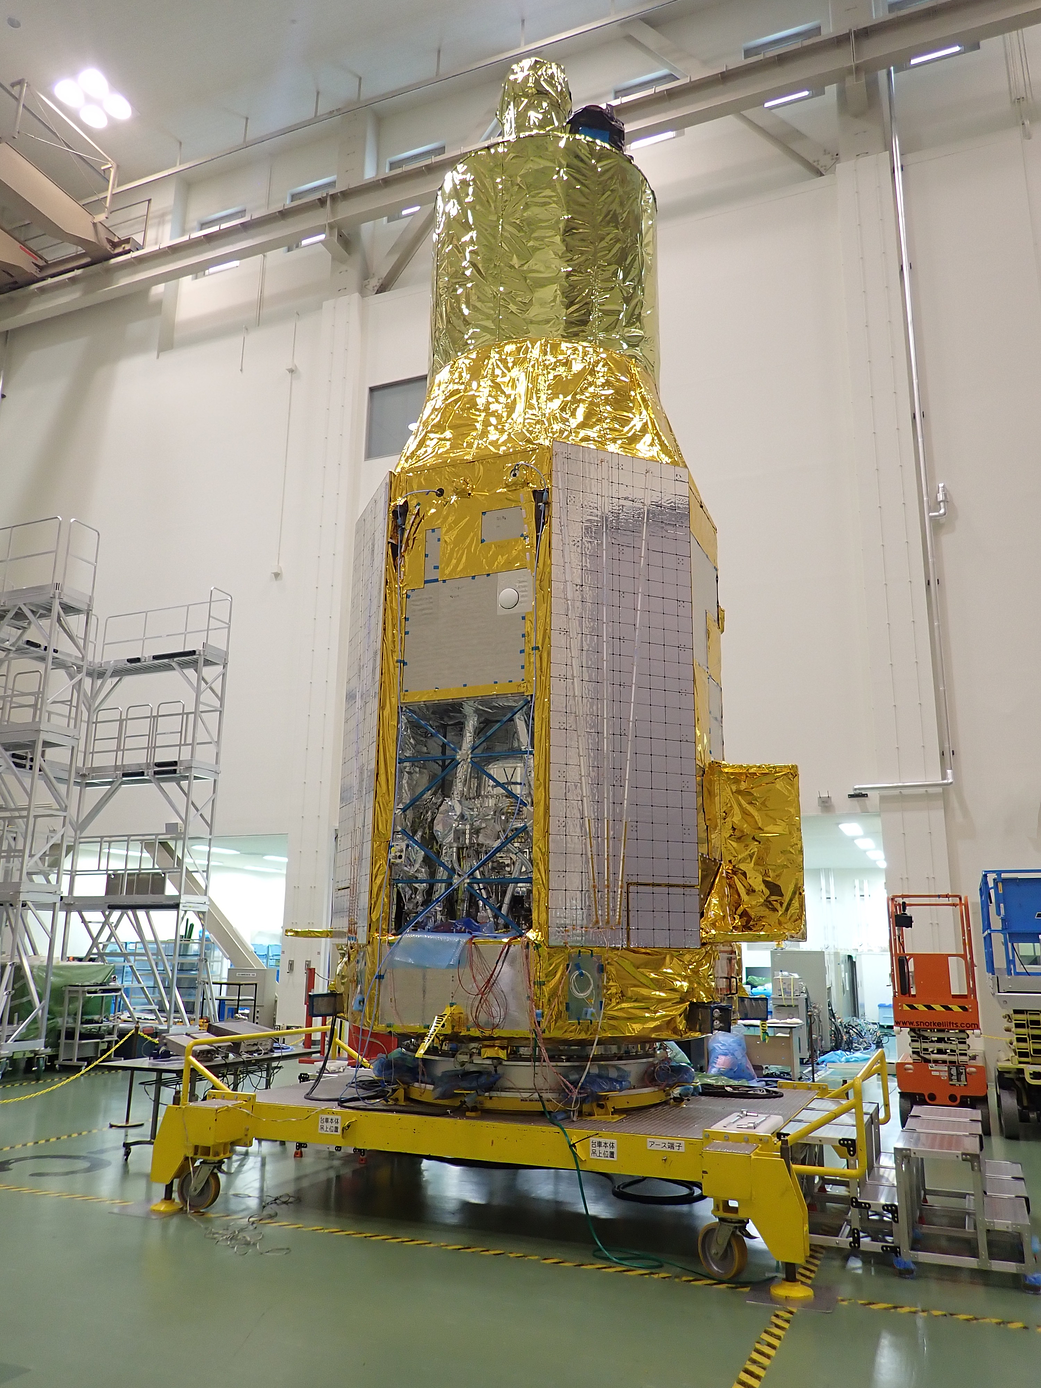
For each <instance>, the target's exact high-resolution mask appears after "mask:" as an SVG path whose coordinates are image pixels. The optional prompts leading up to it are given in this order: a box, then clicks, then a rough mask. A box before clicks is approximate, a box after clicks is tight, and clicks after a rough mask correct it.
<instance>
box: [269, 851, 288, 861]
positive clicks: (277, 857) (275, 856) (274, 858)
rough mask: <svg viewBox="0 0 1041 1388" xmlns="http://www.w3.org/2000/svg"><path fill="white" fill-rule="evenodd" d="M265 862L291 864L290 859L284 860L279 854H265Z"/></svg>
mask: <svg viewBox="0 0 1041 1388" xmlns="http://www.w3.org/2000/svg"><path fill="white" fill-rule="evenodd" d="M264 862H265V863H288V862H289V859H288V858H283V857H282V856H281V854H279V853H265V854H264Z"/></svg>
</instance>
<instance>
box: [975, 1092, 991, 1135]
mask: <svg viewBox="0 0 1041 1388" xmlns="http://www.w3.org/2000/svg"><path fill="white" fill-rule="evenodd" d="M975 1107H976V1112H977V1113H978V1114H979V1116H980V1128H981V1129H982V1132H983V1136H984V1137H990V1103H989V1101H988V1100H987V1099H981V1100H980V1101H979V1103H977V1104H976V1106H975Z"/></svg>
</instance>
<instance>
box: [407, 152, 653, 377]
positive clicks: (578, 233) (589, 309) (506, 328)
mask: <svg viewBox="0 0 1041 1388" xmlns="http://www.w3.org/2000/svg"><path fill="white" fill-rule="evenodd" d="M434 225H435V230H434V302H433V316H432V324H431V355H432V360H433V368H434V371H435V372H437V371H440V370H441V369H442V367H444V366H445V365H447V363H448V362H450V361H452V360H453V359H454V358H455V357H458V356H461V355H462V354H463V353H464V352H472V351H473V350H474V348H476V347H483V346H486V345H488V344H490V343H495V342H510V341H514V340H516V339H519V338H531V337H548V338H560V339H564V340H565V341H568V342H588V343H595V344H597V345H599V346H601V347H607V348H610V349H611V350H612V351H615V352H621V353H622V354H623V356H626V357H629V358H631V359H632V360H633V361H635V362H638V363H639V364H640V365H641V366H643V367H644V368H645V369H646V370H647V371H648V372H649V373H650V375H651V376H656V375H657V370H658V311H657V303H656V293H657V291H656V284H657V280H656V276H655V273H654V256H655V244H654V194H653V193H652V192H651V190H650V188H649V187H648V185H647V181H646V179H645V178H644V176H643V174H642V173H641V172H640V170H639V169H638V168H637V167H636V165H635V164H633V163H632V162H631V161H630V160H629V159H627V158H626V156H625V155H624V154H621V153H620V152H619V151H618V150H615V149H612V148H611V146H610V145H607V144H604V143H603V142H602V141H600V140H595V139H591V138H590V137H589V136H587V135H570V134H568V133H567V132H566V131H564V130H554V131H551V132H535V133H533V134H526V135H523V134H522V135H519V136H518V138H516V139H513V140H505V141H503V142H501V143H499V144H496V145H490V146H488V147H486V148H485V149H481V150H477V151H475V152H474V153H473V154H470V155H468V156H467V157H466V158H465V159H464V160H463V161H462V162H461V163H460V164H457V165H456V167H455V168H454V169H453V170H452V172H451V173H450V174H449V175H448V176H447V178H446V179H445V181H444V184H443V185H442V187H441V191H440V193H439V194H438V200H437V212H436V220H435V224H434Z"/></svg>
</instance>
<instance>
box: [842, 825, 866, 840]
mask: <svg viewBox="0 0 1041 1388" xmlns="http://www.w3.org/2000/svg"><path fill="white" fill-rule="evenodd" d="M839 828H840V829H841V830H842V832H843V833H844V834H846V835H848V837H849V838H851V839H859V838H860V837H861V835H862V834H863V832H864V831H863V829H862V828H861V827H860V825H859V824H852V823H850V824H840V825H839Z"/></svg>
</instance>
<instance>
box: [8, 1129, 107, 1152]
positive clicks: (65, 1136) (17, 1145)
mask: <svg viewBox="0 0 1041 1388" xmlns="http://www.w3.org/2000/svg"><path fill="white" fill-rule="evenodd" d="M107 1132H108V1129H107V1128H84V1129H83V1131H82V1132H81V1133H62V1134H61V1136H60V1137H36V1138H33V1140H32V1142H12V1144H11V1145H10V1147H0V1152H20V1151H21V1150H22V1148H23V1147H42V1146H43V1145H44V1144H45V1143H47V1142H67V1141H68V1140H69V1138H70V1137H91V1136H92V1135H93V1134H94V1133H107Z"/></svg>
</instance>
